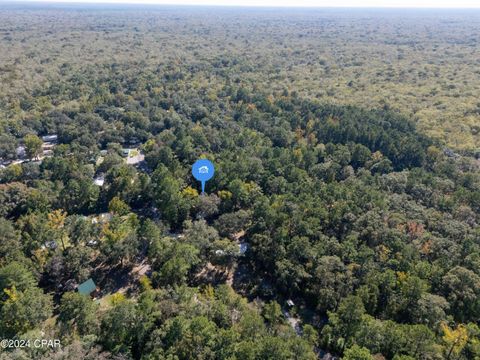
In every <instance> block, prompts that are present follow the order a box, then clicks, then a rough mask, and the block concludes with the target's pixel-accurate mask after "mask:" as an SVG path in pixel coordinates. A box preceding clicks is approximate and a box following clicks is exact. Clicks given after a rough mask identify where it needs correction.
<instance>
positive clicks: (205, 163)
mask: <svg viewBox="0 0 480 360" xmlns="http://www.w3.org/2000/svg"><path fill="white" fill-rule="evenodd" d="M214 173H215V167H214V166H213V164H212V162H211V161H210V160H207V159H200V160H197V161H195V164H193V166H192V175H193V177H194V178H195V179H197V180H198V181H201V182H202V194H203V193H205V183H206V182H207V181H208V180H210V179H211V178H212V177H213V174H214Z"/></svg>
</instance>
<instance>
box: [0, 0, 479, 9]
mask: <svg viewBox="0 0 480 360" xmlns="http://www.w3.org/2000/svg"><path fill="white" fill-rule="evenodd" d="M2 4H37V5H41V4H45V5H47V4H57V5H100V6H102V5H113V6H114V5H129V6H135V5H139V6H145V5H147V6H181V7H183V6H185V7H186V6H193V7H228V8H275V9H288V8H291V9H309V8H314V9H405V10H409V9H411V10H422V9H424V10H430V9H431V10H480V5H479V6H478V7H475V6H421V5H420V6H402V5H374V6H372V5H339V4H336V5H328V4H324V5H301V4H300V5H292V4H285V5H282V4H280V5H266V4H258V5H255V4H240V3H229V4H218V3H208V2H206V3H189V2H188V1H186V2H181V3H175V2H169V1H165V2H154V1H149V0H140V1H133V0H112V1H109V0H102V1H95V0H73V1H69V0H0V5H2Z"/></svg>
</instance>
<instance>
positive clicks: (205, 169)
mask: <svg viewBox="0 0 480 360" xmlns="http://www.w3.org/2000/svg"><path fill="white" fill-rule="evenodd" d="M198 172H199V173H200V174H208V167H206V166H201V167H200V168H199V169H198Z"/></svg>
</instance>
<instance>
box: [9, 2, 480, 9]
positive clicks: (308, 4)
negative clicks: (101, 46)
mask: <svg viewBox="0 0 480 360" xmlns="http://www.w3.org/2000/svg"><path fill="white" fill-rule="evenodd" d="M28 1H38V2H64V3H65V2H75V3H79V2H84V3H122V4H135V3H138V4H175V5H222V6H282V7H288V6H292V7H407V8H408V7H415V8H422V7H424V8H480V0H138V1H136V0H28ZM0 2H1V0H0Z"/></svg>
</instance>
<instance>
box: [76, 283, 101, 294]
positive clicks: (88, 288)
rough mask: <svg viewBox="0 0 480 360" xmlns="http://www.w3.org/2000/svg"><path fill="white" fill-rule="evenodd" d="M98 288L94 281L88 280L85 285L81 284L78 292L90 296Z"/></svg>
mask: <svg viewBox="0 0 480 360" xmlns="http://www.w3.org/2000/svg"><path fill="white" fill-rule="evenodd" d="M96 288H97V286H96V285H95V283H94V282H93V280H92V279H88V280H87V281H85V282H84V283H81V284H80V285H78V288H77V289H78V292H79V293H80V294H83V295H90V293H91V292H92V291H94V290H95V289H96Z"/></svg>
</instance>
